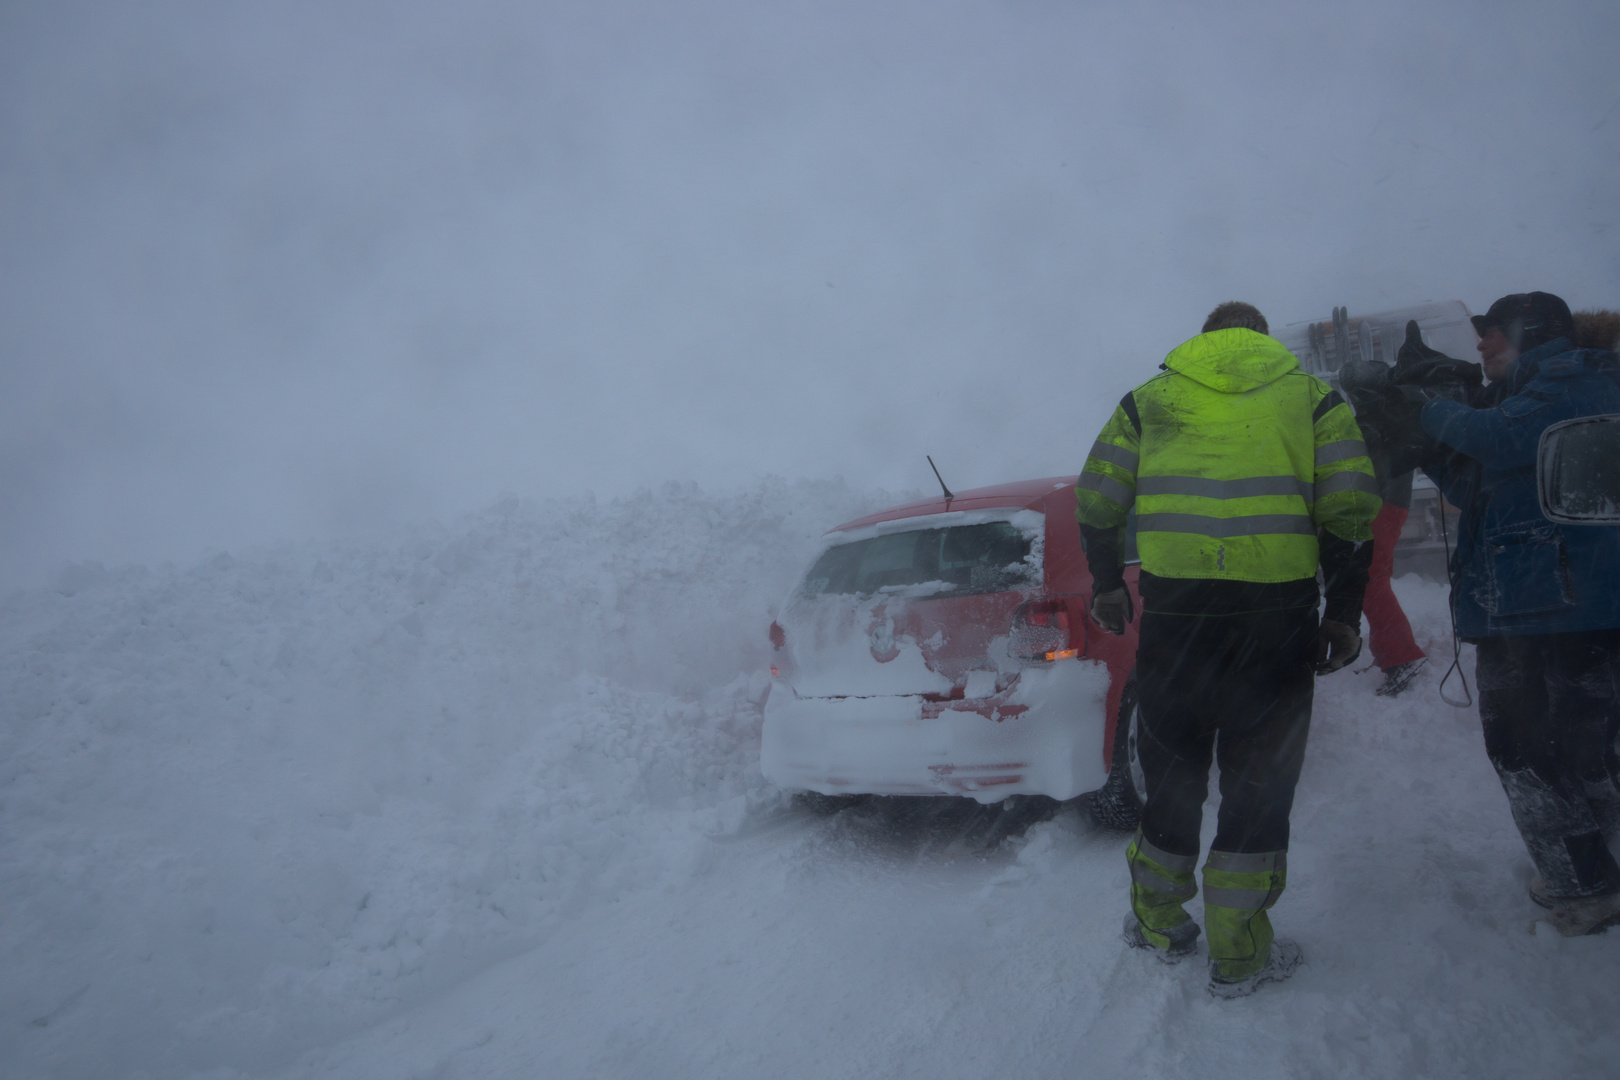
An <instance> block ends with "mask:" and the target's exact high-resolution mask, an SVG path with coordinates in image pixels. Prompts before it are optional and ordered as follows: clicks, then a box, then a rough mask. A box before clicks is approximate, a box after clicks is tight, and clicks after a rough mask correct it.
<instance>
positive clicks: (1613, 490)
mask: <svg viewBox="0 0 1620 1080" xmlns="http://www.w3.org/2000/svg"><path fill="white" fill-rule="evenodd" d="M1536 495H1537V496H1538V497H1539V498H1540V500H1541V513H1542V515H1543V516H1545V517H1547V518H1548V519H1549V520H1552V521H1557V522H1562V523H1564V524H1566V525H1617V524H1620V413H1610V414H1608V415H1606V416H1582V417H1579V418H1578V419H1575V420H1565V421H1563V422H1562V423H1557V424H1553V425H1552V426H1551V427H1549V428H1548V429H1547V430H1546V431H1543V432H1542V433H1541V443H1540V445H1539V446H1538V447H1537V448H1536Z"/></svg>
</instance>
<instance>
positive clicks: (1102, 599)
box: [1091, 585, 1136, 634]
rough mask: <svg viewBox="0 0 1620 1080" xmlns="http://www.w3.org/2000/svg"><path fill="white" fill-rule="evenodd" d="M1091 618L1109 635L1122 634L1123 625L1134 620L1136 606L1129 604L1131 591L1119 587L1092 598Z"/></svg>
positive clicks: (1123, 631) (1123, 630)
mask: <svg viewBox="0 0 1620 1080" xmlns="http://www.w3.org/2000/svg"><path fill="white" fill-rule="evenodd" d="M1091 618H1092V620H1093V621H1094V622H1095V623H1096V624H1097V625H1098V626H1100V627H1102V628H1103V629H1104V630H1107V631H1108V632H1109V633H1110V634H1124V633H1125V624H1126V623H1128V622H1130V621H1131V620H1132V619H1134V618H1136V606H1135V605H1134V604H1132V603H1131V591H1130V590H1129V589H1127V588H1126V587H1125V586H1123V585H1121V586H1120V587H1119V588H1117V589H1110V590H1108V591H1107V592H1100V593H1098V594H1096V595H1095V596H1093V597H1092V598H1091Z"/></svg>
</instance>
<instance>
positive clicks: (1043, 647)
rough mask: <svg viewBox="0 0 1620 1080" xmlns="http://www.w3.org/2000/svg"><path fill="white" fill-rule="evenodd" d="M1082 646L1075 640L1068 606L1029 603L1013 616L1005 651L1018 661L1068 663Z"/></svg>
mask: <svg viewBox="0 0 1620 1080" xmlns="http://www.w3.org/2000/svg"><path fill="white" fill-rule="evenodd" d="M1084 633H1085V631H1084V630H1081V631H1080V634H1082V635H1083V634H1084ZM1084 643H1085V642H1084V640H1079V641H1077V640H1075V630H1074V628H1073V627H1072V626H1071V620H1070V618H1069V609H1068V605H1066V604H1065V603H1064V602H1063V601H1062V600H1031V601H1029V602H1028V603H1027V604H1024V605H1023V606H1022V607H1020V608H1019V609H1018V610H1017V611H1016V612H1015V613H1014V614H1013V622H1012V634H1011V637H1010V638H1009V639H1008V642H1007V651H1008V652H1009V653H1010V654H1011V655H1012V656H1013V658H1014V659H1017V660H1033V661H1037V662H1039V661H1050V660H1067V659H1070V658H1072V657H1076V656H1079V655H1080V647H1081V646H1082V645H1083V644H1084Z"/></svg>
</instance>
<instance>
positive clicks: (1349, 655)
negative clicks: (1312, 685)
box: [1316, 619, 1361, 675]
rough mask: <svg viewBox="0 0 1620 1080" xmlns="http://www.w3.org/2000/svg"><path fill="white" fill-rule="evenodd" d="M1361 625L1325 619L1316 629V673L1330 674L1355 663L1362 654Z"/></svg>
mask: <svg viewBox="0 0 1620 1080" xmlns="http://www.w3.org/2000/svg"><path fill="white" fill-rule="evenodd" d="M1359 629H1361V628H1360V627H1349V626H1346V625H1345V624H1344V623H1342V622H1334V621H1333V620H1332V619H1323V620H1322V625H1321V627H1320V628H1319V629H1318V630H1317V631H1316V673H1317V674H1318V675H1328V674H1331V673H1332V672H1335V671H1338V670H1339V669H1340V668H1342V667H1348V666H1349V665H1351V664H1353V663H1355V661H1356V657H1358V656H1360V655H1361V635H1360V634H1358V633H1357V632H1356V631H1357V630H1359Z"/></svg>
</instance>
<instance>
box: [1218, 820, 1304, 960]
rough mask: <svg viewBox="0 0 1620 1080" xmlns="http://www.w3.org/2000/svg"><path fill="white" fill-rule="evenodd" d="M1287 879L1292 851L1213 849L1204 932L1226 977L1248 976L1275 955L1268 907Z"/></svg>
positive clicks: (1280, 892) (1273, 902) (1279, 893)
mask: <svg viewBox="0 0 1620 1080" xmlns="http://www.w3.org/2000/svg"><path fill="white" fill-rule="evenodd" d="M1287 883H1288V852H1286V851H1264V852H1259V853H1253V854H1244V853H1240V852H1235V851H1211V852H1210V853H1209V860H1208V861H1207V862H1205V863H1204V933H1205V936H1206V937H1207V939H1208V941H1209V958H1210V959H1211V960H1212V961H1214V963H1215V970H1216V974H1217V975H1218V976H1219V977H1220V978H1222V979H1244V978H1247V977H1249V976H1250V975H1253V974H1254V973H1255V972H1257V971H1259V970H1260V969H1261V968H1263V967H1265V966H1266V960H1267V959H1268V958H1269V957H1270V955H1271V939H1272V937H1273V933H1272V929H1271V918H1270V917H1269V916H1268V915H1266V909H1267V908H1269V907H1271V905H1273V904H1275V903H1276V902H1277V897H1278V896H1280V895H1282V891H1283V889H1284V888H1285V887H1286V885H1287Z"/></svg>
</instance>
